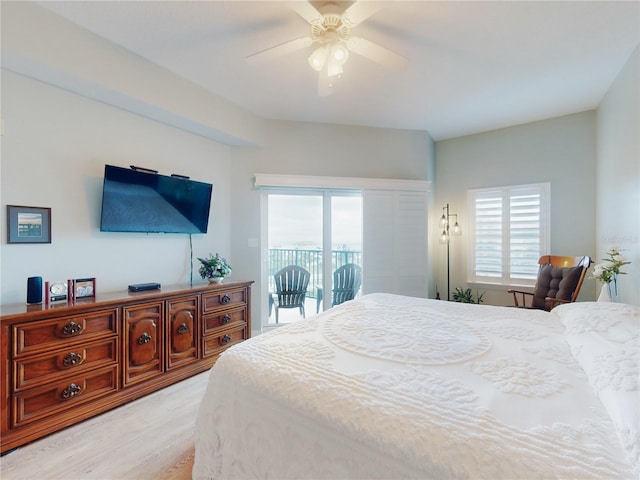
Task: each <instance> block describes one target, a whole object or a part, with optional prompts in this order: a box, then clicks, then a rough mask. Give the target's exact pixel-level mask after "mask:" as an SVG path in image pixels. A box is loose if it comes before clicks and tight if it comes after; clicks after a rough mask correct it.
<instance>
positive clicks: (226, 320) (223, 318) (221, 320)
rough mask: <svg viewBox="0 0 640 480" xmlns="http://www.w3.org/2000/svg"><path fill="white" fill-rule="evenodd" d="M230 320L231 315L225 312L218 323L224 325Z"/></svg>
mask: <svg viewBox="0 0 640 480" xmlns="http://www.w3.org/2000/svg"><path fill="white" fill-rule="evenodd" d="M230 321H231V315H229V314H226V315H225V316H224V317H222V318H221V319H220V325H226V324H227V323H229V322H230Z"/></svg>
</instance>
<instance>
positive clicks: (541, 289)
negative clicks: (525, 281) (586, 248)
mask: <svg viewBox="0 0 640 480" xmlns="http://www.w3.org/2000/svg"><path fill="white" fill-rule="evenodd" d="M591 263H592V261H591V257H589V256H585V257H561V256H557V255H543V256H542V257H540V259H539V260H538V264H539V265H540V267H539V268H538V278H537V279H536V285H535V287H534V290H533V292H525V291H522V290H514V289H509V290H507V292H509V293H512V294H513V301H514V304H515V305H514V306H516V307H521V308H537V309H541V310H547V311H550V310H551V309H552V308H553V307H555V306H556V305H557V304H559V303H571V302H575V301H576V299H577V298H578V293H580V287H582V282H583V281H584V277H585V276H586V274H587V270H588V269H589V265H591ZM517 295H521V300H522V304H520V303H519V302H518V297H517ZM529 296H530V297H531V303H530V304H529V306H527V304H526V299H527V298H528V297H529Z"/></svg>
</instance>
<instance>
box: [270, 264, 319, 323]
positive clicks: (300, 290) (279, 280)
mask: <svg viewBox="0 0 640 480" xmlns="http://www.w3.org/2000/svg"><path fill="white" fill-rule="evenodd" d="M310 276H311V275H310V273H309V272H308V271H307V270H305V269H304V268H302V267H300V266H298V265H289V266H287V267H284V268H283V269H282V270H280V271H278V272H276V273H275V274H274V275H273V280H274V283H275V288H276V291H275V293H271V294H269V316H271V312H272V311H273V307H274V306H275V307H276V323H278V321H279V318H278V310H279V309H280V308H299V309H300V314H301V315H302V318H305V311H304V301H305V297H306V294H307V286H308V285H309V278H310Z"/></svg>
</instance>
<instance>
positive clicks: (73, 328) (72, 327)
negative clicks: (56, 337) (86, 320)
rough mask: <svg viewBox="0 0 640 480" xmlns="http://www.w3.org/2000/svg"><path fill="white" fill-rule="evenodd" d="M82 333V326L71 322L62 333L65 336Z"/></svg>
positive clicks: (63, 328)
mask: <svg viewBox="0 0 640 480" xmlns="http://www.w3.org/2000/svg"><path fill="white" fill-rule="evenodd" d="M80 332H82V325H80V324H79V323H76V322H69V323H67V324H66V325H65V326H64V327H62V333H63V334H64V335H76V334H78V333H80Z"/></svg>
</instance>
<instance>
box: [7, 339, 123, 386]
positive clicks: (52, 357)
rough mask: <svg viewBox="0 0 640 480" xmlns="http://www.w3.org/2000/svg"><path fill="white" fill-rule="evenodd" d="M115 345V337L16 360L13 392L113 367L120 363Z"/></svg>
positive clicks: (14, 363)
mask: <svg viewBox="0 0 640 480" xmlns="http://www.w3.org/2000/svg"><path fill="white" fill-rule="evenodd" d="M116 345H117V343H116V339H115V337H114V338H109V339H106V340H98V341H95V342H90V343H82V344H80V345H73V346H69V347H68V348H65V349H62V350H56V351H54V352H49V353H43V354H40V355H30V356H26V357H23V358H20V359H19V360H15V361H14V362H13V365H14V375H13V382H14V389H15V391H20V390H24V389H26V388H30V387H33V386H37V385H44V384H45V383H49V382H53V381H56V380H58V381H59V380H60V379H62V378H63V377H64V376H66V375H78V374H81V373H83V372H86V371H87V370H91V369H94V368H98V367H103V366H107V365H112V364H114V363H116V362H117V361H118V349H117V346H116Z"/></svg>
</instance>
